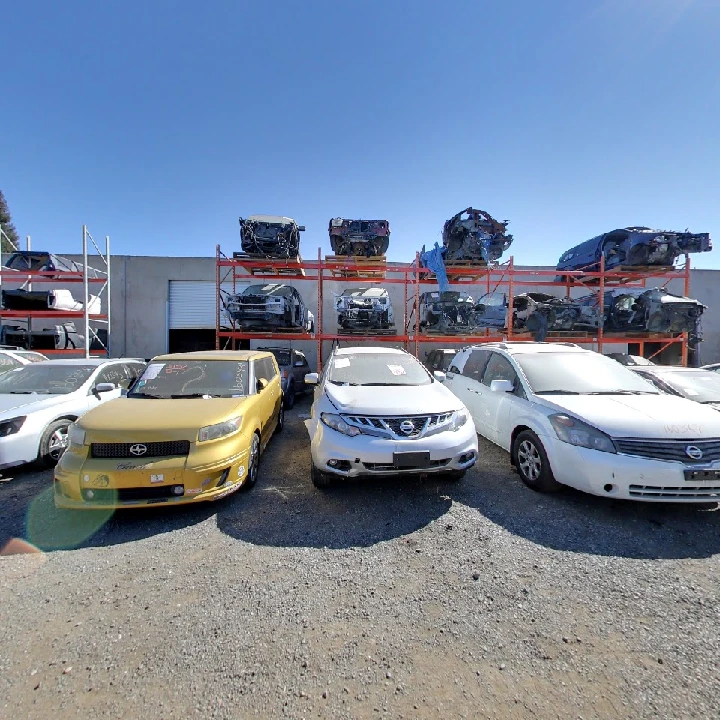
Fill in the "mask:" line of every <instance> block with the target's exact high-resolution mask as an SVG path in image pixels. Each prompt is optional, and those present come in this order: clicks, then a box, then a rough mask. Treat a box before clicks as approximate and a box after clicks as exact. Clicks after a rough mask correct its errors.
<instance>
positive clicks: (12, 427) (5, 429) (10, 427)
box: [0, 416, 26, 437]
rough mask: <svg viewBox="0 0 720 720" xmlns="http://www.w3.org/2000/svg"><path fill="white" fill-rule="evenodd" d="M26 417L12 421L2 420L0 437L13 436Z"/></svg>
mask: <svg viewBox="0 0 720 720" xmlns="http://www.w3.org/2000/svg"><path fill="white" fill-rule="evenodd" d="M25 418H26V416H22V417H16V418H12V420H4V421H3V422H0V437H7V436H8V435H14V434H15V433H16V432H17V431H18V430H20V428H21V427H22V426H23V423H24V422H25Z"/></svg>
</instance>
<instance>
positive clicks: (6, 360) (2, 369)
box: [0, 353, 24, 375]
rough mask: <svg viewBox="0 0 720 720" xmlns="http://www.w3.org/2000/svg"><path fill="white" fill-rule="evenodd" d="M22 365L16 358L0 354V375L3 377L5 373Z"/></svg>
mask: <svg viewBox="0 0 720 720" xmlns="http://www.w3.org/2000/svg"><path fill="white" fill-rule="evenodd" d="M23 365H24V363H21V362H20V361H19V360H18V359H17V358H14V357H12V355H7V354H6V353H0V375H4V374H5V373H6V372H8V371H10V370H12V369H13V368H18V367H22V366H23Z"/></svg>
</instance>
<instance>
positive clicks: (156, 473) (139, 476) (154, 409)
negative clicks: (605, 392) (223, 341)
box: [54, 350, 284, 509]
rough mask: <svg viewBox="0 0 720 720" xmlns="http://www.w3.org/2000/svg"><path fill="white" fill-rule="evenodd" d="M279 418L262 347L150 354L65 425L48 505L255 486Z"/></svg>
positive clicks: (193, 497) (175, 499)
mask: <svg viewBox="0 0 720 720" xmlns="http://www.w3.org/2000/svg"><path fill="white" fill-rule="evenodd" d="M283 424H284V414H283V402H282V392H281V390H280V373H279V371H278V367H277V363H276V361H275V358H274V356H273V355H272V354H271V353H269V352H259V351H251V350H247V351H230V350H218V351H209V352H191V353H181V354H180V353H178V354H171V355H161V356H158V357H156V358H153V360H152V361H151V362H150V363H149V364H148V366H147V367H146V368H145V371H144V372H143V374H142V375H141V376H140V377H139V378H138V380H137V382H136V383H135V384H134V385H133V386H132V388H131V389H130V391H129V392H128V393H127V395H126V396H125V397H122V398H118V399H116V400H110V401H109V402H107V403H103V404H102V405H100V406H98V407H97V408H94V409H93V410H91V411H90V412H87V413H85V414H84V415H83V416H82V417H81V418H80V419H79V420H77V421H76V422H75V423H73V424H72V425H71V426H70V431H69V433H68V435H69V444H68V447H67V450H66V452H65V453H64V454H63V456H62V459H61V462H60V463H59V464H58V465H57V467H56V468H55V482H54V488H55V489H54V496H55V505H56V506H57V507H59V508H67V509H113V508H123V507H135V506H146V505H158V504H174V505H182V504H185V503H192V502H201V501H203V500H219V499H220V498H222V497H225V496H226V495H229V494H230V493H232V492H235V491H236V490H238V489H240V488H242V489H249V488H251V487H252V486H253V485H255V483H256V482H257V475H258V464H259V461H260V455H261V453H262V451H263V450H264V449H265V446H266V445H267V443H268V441H269V440H270V437H271V436H272V435H273V433H275V432H278V431H280V430H282V428H283Z"/></svg>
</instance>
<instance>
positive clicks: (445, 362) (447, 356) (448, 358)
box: [440, 353, 457, 371]
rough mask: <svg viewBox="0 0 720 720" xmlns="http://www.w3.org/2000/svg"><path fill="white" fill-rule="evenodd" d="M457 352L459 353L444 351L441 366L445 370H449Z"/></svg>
mask: <svg viewBox="0 0 720 720" xmlns="http://www.w3.org/2000/svg"><path fill="white" fill-rule="evenodd" d="M456 354H457V353H443V355H442V363H441V366H440V367H441V369H442V370H443V371H444V370H447V369H448V368H449V367H450V363H452V361H453V359H454V357H455V355H456Z"/></svg>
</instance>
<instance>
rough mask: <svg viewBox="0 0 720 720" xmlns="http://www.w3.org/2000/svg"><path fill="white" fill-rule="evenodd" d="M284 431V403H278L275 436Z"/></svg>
mask: <svg viewBox="0 0 720 720" xmlns="http://www.w3.org/2000/svg"><path fill="white" fill-rule="evenodd" d="M284 429H285V403H284V402H281V403H280V410H279V411H278V421H277V425H276V426H275V435H277V434H278V433H281V432H282V431H283V430H284Z"/></svg>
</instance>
